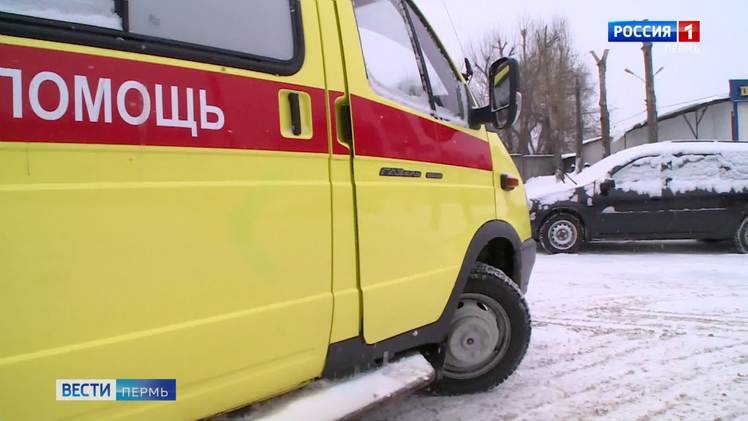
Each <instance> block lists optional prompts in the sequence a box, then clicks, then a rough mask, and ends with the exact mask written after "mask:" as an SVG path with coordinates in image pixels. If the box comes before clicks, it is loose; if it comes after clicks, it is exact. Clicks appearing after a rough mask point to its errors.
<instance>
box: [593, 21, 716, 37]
mask: <svg viewBox="0 0 748 421" xmlns="http://www.w3.org/2000/svg"><path fill="white" fill-rule="evenodd" d="M699 41H701V21H698V20H681V21H675V20H625V21H611V22H608V42H699Z"/></svg>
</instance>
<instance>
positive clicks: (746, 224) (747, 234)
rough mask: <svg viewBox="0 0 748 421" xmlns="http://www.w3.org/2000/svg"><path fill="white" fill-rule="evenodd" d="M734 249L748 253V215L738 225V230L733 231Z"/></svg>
mask: <svg viewBox="0 0 748 421" xmlns="http://www.w3.org/2000/svg"><path fill="white" fill-rule="evenodd" d="M734 241H735V249H736V250H737V251H738V253H741V254H746V253H748V216H746V217H745V219H743V222H741V223H740V225H738V231H737V232H736V233H735V240H734Z"/></svg>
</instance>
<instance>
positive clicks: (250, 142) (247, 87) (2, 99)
mask: <svg viewBox="0 0 748 421" xmlns="http://www.w3.org/2000/svg"><path fill="white" fill-rule="evenodd" d="M280 89H294V90H298V91H304V92H307V93H309V95H310V97H311V101H312V126H313V133H314V135H313V137H312V139H309V140H297V139H286V138H284V137H282V136H281V133H280V127H279V125H280V123H279V106H278V91H279V90H280ZM325 120H326V117H325V97H324V91H323V90H321V89H317V88H310V87H305V86H296V85H292V84H287V83H279V82H272V81H266V80H260V79H253V78H247V77H240V76H233V75H227V74H222V73H218V72H208V71H199V70H192V69H185V68H181V67H176V66H167V65H161V64H153V63H144V62H140V61H135V60H125V59H117V58H109V57H100V56H93V55H87V54H79V53H69V52H62V51H55V50H46V49H39V48H30V47H19V46H10V45H0V140H3V141H24V142H59V143H92V144H118V145H150V146H181V147H205V148H232V149H258V150H280V151H295V152H320V153H327V151H328V145H327V135H326V134H327V126H326V121H325Z"/></svg>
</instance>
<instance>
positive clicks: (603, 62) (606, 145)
mask: <svg viewBox="0 0 748 421" xmlns="http://www.w3.org/2000/svg"><path fill="white" fill-rule="evenodd" d="M609 51H610V50H608V49H607V48H606V49H605V50H604V51H603V56H602V57H598V56H597V54H595V52H594V51H590V54H592V57H593V58H594V59H595V63H597V75H598V79H599V81H600V137H601V138H602V139H601V141H602V142H603V158H605V157H606V156H608V155H610V113H608V89H607V86H606V82H605V72H606V69H607V61H608V52H609Z"/></svg>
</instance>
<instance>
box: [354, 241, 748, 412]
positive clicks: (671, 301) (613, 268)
mask: <svg viewBox="0 0 748 421" xmlns="http://www.w3.org/2000/svg"><path fill="white" fill-rule="evenodd" d="M527 299H528V302H529V304H530V309H531V312H532V316H533V333H532V341H531V345H530V348H529V351H528V353H527V356H526V357H525V359H524V361H523V362H522V364H521V365H520V367H519V369H518V370H517V372H516V373H515V374H514V375H512V377H510V378H509V380H507V381H506V382H505V383H504V384H502V385H500V386H499V387H498V388H496V389H494V390H492V391H490V392H487V393H482V394H475V395H468V396H459V397H431V396H426V395H423V394H421V395H415V396H411V397H410V398H408V399H406V400H403V401H400V402H392V403H390V404H388V405H387V406H385V407H383V408H381V409H379V410H378V411H376V412H372V413H369V414H368V415H367V417H366V418H365V420H366V421H380V420H408V421H411V420H412V421H419V420H423V421H427V420H428V421H431V420H450V421H452V420H454V421H459V420H468V421H481V420H522V419H527V420H557V419H559V420H561V419H563V420H577V419H598V418H599V419H626V420H647V419H686V420H718V419H719V420H731V419H742V420H748V257H747V256H743V255H736V254H731V249H730V245H729V244H725V245H721V244H716V245H713V244H703V243H698V242H669V243H659V242H656V243H608V244H597V245H593V246H591V249H589V250H586V251H585V252H584V253H583V254H579V255H554V256H549V255H539V256H538V260H537V264H536V267H535V271H534V273H533V276H532V280H531V283H530V289H529V292H528V295H527Z"/></svg>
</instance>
